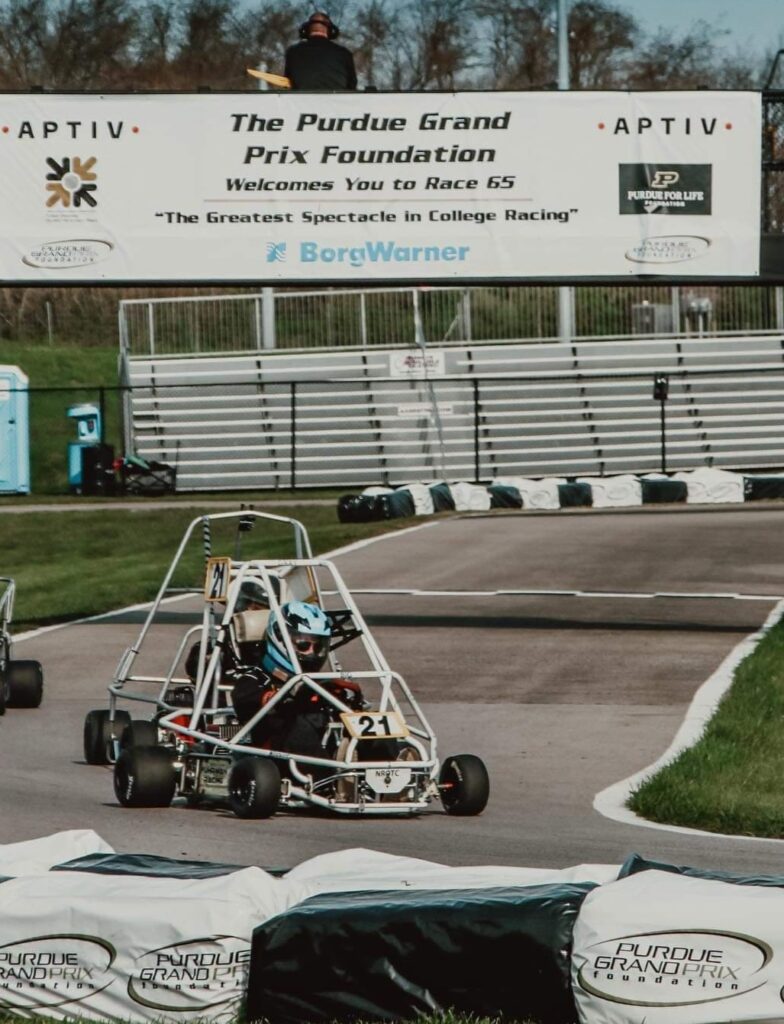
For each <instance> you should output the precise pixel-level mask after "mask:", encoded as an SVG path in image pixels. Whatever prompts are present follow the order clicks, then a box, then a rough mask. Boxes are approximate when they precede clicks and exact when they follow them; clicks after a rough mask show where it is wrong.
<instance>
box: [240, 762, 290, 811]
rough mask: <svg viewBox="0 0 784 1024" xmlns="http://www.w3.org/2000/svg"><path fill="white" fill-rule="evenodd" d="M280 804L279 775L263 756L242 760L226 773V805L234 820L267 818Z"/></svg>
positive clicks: (275, 767) (274, 766)
mask: <svg viewBox="0 0 784 1024" xmlns="http://www.w3.org/2000/svg"><path fill="white" fill-rule="evenodd" d="M279 803H280V772H279V771H278V766H277V765H276V764H275V762H274V761H272V760H271V759H270V758H267V757H243V758H241V759H240V760H239V761H237V762H236V764H234V765H232V768H231V771H230V772H229V804H230V806H231V809H232V811H234V813H235V814H236V815H237V817H238V818H269V817H271V816H272V815H273V814H274V813H275V811H276V810H277V808H278V804H279Z"/></svg>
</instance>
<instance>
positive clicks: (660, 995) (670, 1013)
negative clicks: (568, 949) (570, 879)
mask: <svg viewBox="0 0 784 1024" xmlns="http://www.w3.org/2000/svg"><path fill="white" fill-rule="evenodd" d="M783 969H784V892H781V891H778V890H776V889H775V888H770V887H761V886H753V885H737V884H733V883H730V882H723V881H714V880H710V879H702V878H694V877H689V876H686V875H677V874H672V873H670V872H662V871H643V872H642V873H640V874H635V875H631V876H629V877H627V878H623V879H620V880H619V881H616V882H611V883H609V884H607V885H604V886H601V887H600V888H598V889H595V890H594V891H593V892H592V893H590V895H589V896H588V897H587V899H586V900H585V902H584V904H583V907H582V910H581V912H580V916H579V918H578V921H577V924H576V926H575V929H574V945H573V950H572V983H573V990H574V997H575V1001H576V1004H577V1009H578V1012H579V1016H580V1020H581V1021H582V1022H584V1024H643V1022H645V1024H673V1022H675V1021H677V1024H708V1022H710V1024H722V1022H729V1021H752V1020H754V1021H770V1022H773V1021H781V1020H782V1017H783V1016H784V1005H783V1004H782V997H781V986H782V970H783Z"/></svg>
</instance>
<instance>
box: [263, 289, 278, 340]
mask: <svg viewBox="0 0 784 1024" xmlns="http://www.w3.org/2000/svg"><path fill="white" fill-rule="evenodd" d="M261 295H262V317H263V326H262V339H263V340H262V346H263V347H264V348H277V339H276V337H275V289H274V288H262V290H261Z"/></svg>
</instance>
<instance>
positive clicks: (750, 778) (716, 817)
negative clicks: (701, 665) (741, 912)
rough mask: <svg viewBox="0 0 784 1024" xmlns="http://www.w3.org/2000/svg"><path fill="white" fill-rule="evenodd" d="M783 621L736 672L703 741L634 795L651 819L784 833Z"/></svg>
mask: <svg viewBox="0 0 784 1024" xmlns="http://www.w3.org/2000/svg"><path fill="white" fill-rule="evenodd" d="M783 733H784V622H780V623H778V624H777V625H776V626H774V627H773V628H772V629H771V630H770V631H769V632H768V634H767V635H766V636H765V637H764V638H763V639H762V640H761V641H760V643H759V644H758V646H757V647H756V648H755V650H754V651H753V652H752V653H751V654H750V655H749V656H748V657H747V658H745V659H744V660H743V662H742V663H741V664H740V665H739V666H738V668H737V670H736V672H735V678H734V681H733V684H732V686H731V688H730V689H729V690H728V691H727V693H726V695H725V696H724V698H723V700H722V701H721V703H720V705H719V707H718V709H717V711H716V713H715V715H714V716H713V718H712V719H711V721H710V722H709V723H708V725H707V727H706V729H705V732H704V734H703V736H702V737H701V739H700V740H699V742H698V743H697V744H695V746H693V747H691V748H690V749H689V750H686V751H684V752H683V753H682V754H680V755H679V756H678V757H677V758H676V759H675V760H674V761H673V762H672V763H671V764H669V765H667V766H666V767H665V768H663V769H662V770H661V771H660V772H658V773H657V774H656V775H655V776H653V777H652V778H651V779H649V780H648V781H646V782H644V783H643V784H642V785H641V786H640V787H639V788H638V789H637V790H636V792H635V793H634V794H633V795H632V797H631V799H630V800H629V806H630V807H631V809H632V810H633V811H635V812H636V813H637V814H640V815H642V816H643V817H645V818H648V819H649V820H651V821H659V822H663V823H666V824H668V825H683V826H686V827H688V828H699V829H704V830H705V831H708V832H725V833H729V834H732V835H749V836H765V837H775V838H784V799H782V794H784V742H782V734H783Z"/></svg>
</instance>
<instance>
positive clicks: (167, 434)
mask: <svg viewBox="0 0 784 1024" xmlns="http://www.w3.org/2000/svg"><path fill="white" fill-rule="evenodd" d="M402 351H405V352H410V353H413V354H414V355H415V356H417V355H419V354H420V350H418V349H416V348H413V347H412V348H410V349H405V350H402ZM400 352H401V349H400V348H397V349H382V348H378V347H376V348H372V349H351V350H347V349H343V350H340V351H326V350H319V351H311V352H306V353H301V352H300V353H293V352H268V351H258V352H252V353H244V354H239V355H228V354H227V355H201V356H200V355H192V356H154V357H153V356H130V357H129V356H127V355H126V356H125V357H124V363H125V366H124V375H125V384H126V385H127V386H128V391H127V398H126V433H127V436H126V449H127V450H128V451H135V452H136V453H137V454H138V455H140V456H142V457H143V458H145V459H148V460H158V461H162V462H168V463H172V464H175V465H176V466H177V479H178V489H179V490H186V491H187V490H218V489H242V488H275V487H289V486H296V487H316V486H335V485H339V486H342V485H355V486H358V485H362V486H364V485H368V484H372V483H379V484H381V483H390V484H400V483H409V482H412V481H414V480H426V481H432V480H434V479H443V478H447V479H450V480H458V479H477V480H485V481H486V480H489V479H491V478H493V477H497V476H511V475H515V476H531V477H538V476H551V475H557V476H588V475H599V474H610V473H621V472H637V473H645V472H651V471H657V470H659V469H660V468H661V460H662V451H661V421H660V415H661V408H660V404H659V402H657V401H654V400H653V397H652V384H653V378H654V376H655V375H658V374H665V375H667V376H668V377H669V399H668V400H667V402H666V421H665V422H666V462H667V466H666V468H667V469H668V470H681V469H694V468H697V467H699V466H706V465H710V466H715V467H719V468H726V469H745V470H752V469H757V470H765V469H774V468H776V469H778V468H781V467H782V466H784V429H783V428H782V423H784V336H781V335H764V336H763V335H757V336H731V337H728V336H722V337H709V338H666V339H640V338H636V339H633V340H631V339H626V340H608V341H579V340H578V341H575V342H573V343H572V344H563V343H538V344H524V343H510V342H506V343H503V344H500V343H499V344H493V343H490V344H488V343H484V344H482V345H473V346H472V345H470V344H465V345H462V346H454V347H452V346H445V347H443V348H437V347H431V346H428V348H427V352H428V353H429V354H430V355H431V356H432V355H435V354H436V353H443V355H439V356H438V372H437V373H435V372H431V374H430V376H429V378H428V379H426V380H425V379H422V377H421V376H419V377H417V378H413V377H412V378H407V377H405V376H400V375H395V372H393V371H394V369H395V366H397V371H396V372H397V373H398V374H399V364H400V358H399V356H400ZM394 353H397V355H398V358H397V360H396V362H395V361H393V359H392V355H393V354H394ZM442 371H443V372H442Z"/></svg>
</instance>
